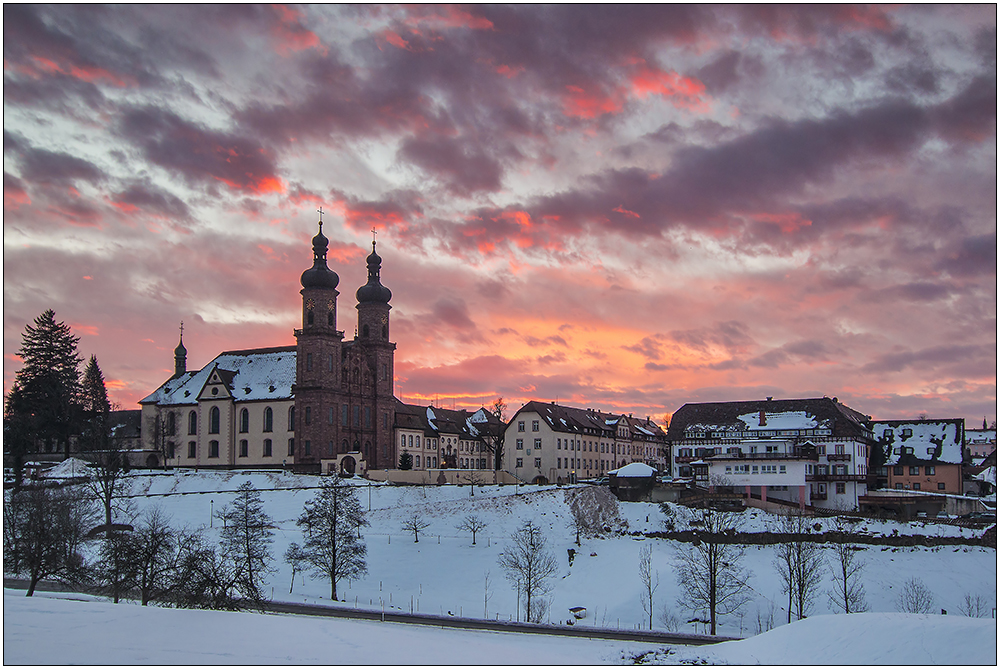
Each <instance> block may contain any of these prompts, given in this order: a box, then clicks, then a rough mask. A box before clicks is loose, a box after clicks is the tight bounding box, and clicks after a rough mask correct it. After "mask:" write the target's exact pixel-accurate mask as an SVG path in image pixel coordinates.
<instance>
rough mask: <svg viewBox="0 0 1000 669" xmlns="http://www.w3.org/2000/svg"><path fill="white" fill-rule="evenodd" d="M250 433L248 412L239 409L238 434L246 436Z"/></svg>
mask: <svg viewBox="0 0 1000 669" xmlns="http://www.w3.org/2000/svg"><path fill="white" fill-rule="evenodd" d="M249 431H250V412H249V411H247V410H246V409H240V433H241V434H246V433H247V432H249Z"/></svg>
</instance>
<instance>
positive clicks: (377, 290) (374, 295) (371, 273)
mask: <svg viewBox="0 0 1000 669" xmlns="http://www.w3.org/2000/svg"><path fill="white" fill-rule="evenodd" d="M381 267H382V258H380V257H379V255H378V254H377V253H375V242H372V252H371V255H369V256H368V283H366V284H365V285H363V286H361V287H360V288H358V292H357V298H358V302H359V303H362V304H364V303H376V304H389V300H391V299H392V291H391V290H389V289H388V288H386V287H385V286H383V285H382V282H381V281H380V280H379V270H380V269H381Z"/></svg>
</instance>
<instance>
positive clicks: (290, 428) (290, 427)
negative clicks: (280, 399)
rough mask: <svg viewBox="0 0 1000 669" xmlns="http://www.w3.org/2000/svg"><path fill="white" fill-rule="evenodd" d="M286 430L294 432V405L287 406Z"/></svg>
mask: <svg viewBox="0 0 1000 669" xmlns="http://www.w3.org/2000/svg"><path fill="white" fill-rule="evenodd" d="M288 431H289V432H295V407H294V406H290V407H288Z"/></svg>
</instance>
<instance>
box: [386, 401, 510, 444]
mask: <svg viewBox="0 0 1000 669" xmlns="http://www.w3.org/2000/svg"><path fill="white" fill-rule="evenodd" d="M486 425H491V426H493V427H494V429H495V428H496V426H497V425H499V421H497V419H496V417H494V416H492V415H491V414H490V413H489V412H488V411H486V410H485V409H479V410H478V411H475V412H469V411H467V410H465V409H442V408H440V407H436V406H426V407H425V406H418V405H414V404H404V403H403V402H400V401H399V400H396V427H397V428H403V429H411V430H422V431H423V433H424V434H425V435H426V436H428V437H437V436H440V435H442V434H445V435H458V437H459V438H460V439H478V438H480V435H481V434H482V433H483V432H484V431H485V430H484V427H485V426H486Z"/></svg>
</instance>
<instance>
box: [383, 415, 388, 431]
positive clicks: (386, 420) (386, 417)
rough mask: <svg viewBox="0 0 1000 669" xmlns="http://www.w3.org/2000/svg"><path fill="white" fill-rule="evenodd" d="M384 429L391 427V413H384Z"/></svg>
mask: <svg viewBox="0 0 1000 669" xmlns="http://www.w3.org/2000/svg"><path fill="white" fill-rule="evenodd" d="M382 429H384V430H388V429H389V414H387V413H383V414H382Z"/></svg>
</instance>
